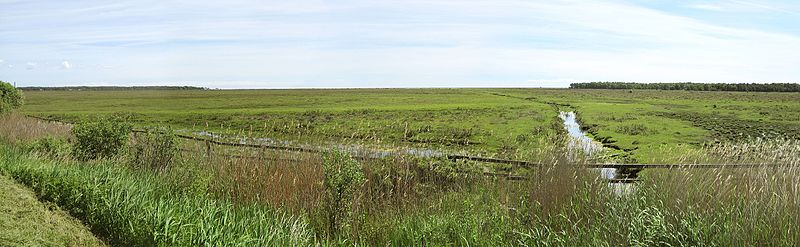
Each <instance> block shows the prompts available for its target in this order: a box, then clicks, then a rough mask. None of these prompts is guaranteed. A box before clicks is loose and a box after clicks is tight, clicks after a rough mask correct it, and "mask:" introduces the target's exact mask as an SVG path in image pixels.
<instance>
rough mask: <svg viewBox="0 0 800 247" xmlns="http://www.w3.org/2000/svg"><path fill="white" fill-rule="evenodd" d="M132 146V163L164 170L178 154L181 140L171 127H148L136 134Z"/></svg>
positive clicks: (134, 165) (138, 166) (137, 165)
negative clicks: (144, 131) (179, 140)
mask: <svg viewBox="0 0 800 247" xmlns="http://www.w3.org/2000/svg"><path fill="white" fill-rule="evenodd" d="M135 137H136V138H135V139H134V141H133V142H132V143H131V147H130V156H129V158H130V164H131V165H132V166H133V167H136V168H149V169H153V170H158V171H163V170H166V169H168V168H169V167H170V164H171V163H172V162H173V160H174V159H175V156H176V155H177V154H178V151H179V150H178V148H179V142H178V139H177V137H176V136H175V132H174V131H172V130H171V129H155V128H153V129H148V130H147V132H146V133H137V134H135Z"/></svg>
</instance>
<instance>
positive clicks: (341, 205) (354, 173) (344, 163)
mask: <svg viewBox="0 0 800 247" xmlns="http://www.w3.org/2000/svg"><path fill="white" fill-rule="evenodd" d="M322 159H323V173H324V174H325V180H324V182H323V184H324V185H325V189H326V190H327V192H328V193H327V197H326V200H327V205H326V211H327V212H326V213H327V216H328V219H327V220H328V230H329V231H330V232H331V233H333V234H338V233H339V232H341V231H343V230H347V229H348V228H349V226H350V222H349V219H350V216H351V214H352V211H351V207H352V206H353V201H355V193H356V191H358V189H359V188H360V187H361V186H362V185H363V184H364V182H365V179H364V172H363V171H362V168H361V164H359V163H358V161H356V160H354V159H353V158H352V157H350V155H349V154H348V153H345V152H343V151H337V150H334V151H329V152H326V153H324V154H323V156H322Z"/></svg>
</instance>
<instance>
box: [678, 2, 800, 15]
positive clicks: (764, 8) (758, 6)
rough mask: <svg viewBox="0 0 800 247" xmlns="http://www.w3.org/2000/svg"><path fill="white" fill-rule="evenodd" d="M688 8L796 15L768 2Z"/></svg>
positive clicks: (706, 3)
mask: <svg viewBox="0 0 800 247" xmlns="http://www.w3.org/2000/svg"><path fill="white" fill-rule="evenodd" d="M688 7H689V8H695V9H701V10H709V11H717V12H775V13H784V14H797V12H794V11H791V10H787V9H786V8H783V7H781V6H779V5H776V4H773V3H770V2H769V1H744V0H717V1H711V2H702V3H694V4H690V5H688Z"/></svg>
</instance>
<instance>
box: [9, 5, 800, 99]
mask: <svg viewBox="0 0 800 247" xmlns="http://www.w3.org/2000/svg"><path fill="white" fill-rule="evenodd" d="M675 5H678V3H676V4H675ZM761 5H763V6H761ZM781 6H782V5H779V4H773V3H772V2H770V3H769V4H766V3H763V2H760V3H755V2H750V1H711V2H703V3H699V4H696V5H694V6H693V7H694V8H704V9H706V10H714V11H734V10H735V9H736V8H740V9H743V10H750V11H753V10H757V11H772V12H778V13H783V12H791V11H792V10H790V9H787V8H783V7H781ZM736 11H739V10H736ZM787 23H797V22H790V20H787ZM790 25H791V24H790ZM787 30H797V28H795V29H791V28H789V29H787ZM0 36H2V37H6V38H4V39H3V40H0V54H2V55H3V56H4V58H6V59H9V60H13V61H35V62H39V63H41V64H45V66H41V68H39V69H37V70H36V72H33V71H27V70H21V69H19V70H11V71H10V72H8V73H5V75H4V76H8V77H11V78H10V79H13V80H16V81H19V82H29V83H33V84H36V83H44V82H48V83H49V82H52V83H67V82H69V83H74V82H95V81H104V82H116V83H143V82H154V81H159V82H164V81H182V82H186V81H189V82H192V83H195V84H201V85H204V86H212V87H226V86H231V87H234V86H242V85H245V84H246V85H248V86H249V87H270V86H281V85H283V86H285V85H299V86H345V87H346V86H540V85H544V84H543V82H544V81H556V82H558V83H560V85H565V84H566V82H567V81H566V80H565V79H564V78H570V80H578V81H580V80H631V81H633V80H635V81H748V82H749V81H764V82H767V81H791V80H796V78H800V71H798V70H796V69H795V68H794V65H796V64H800V51H798V50H797V49H796V47H800V38H798V34H797V33H793V32H791V31H787V32H776V31H774V30H773V29H772V28H769V27H764V28H753V27H748V28H742V27H737V26H731V25H730V24H729V23H726V22H724V21H720V22H714V21H709V20H705V19H704V20H702V21H701V20H700V19H698V18H694V17H693V16H687V15H685V14H684V13H674V12H670V11H665V10H655V9H651V8H648V7H644V6H643V5H639V4H635V3H632V2H625V1H617V0H608V1H606V0H584V1H569V0H554V1H550V0H548V1H528V0H502V1H488V0H477V1H476V0H443V1H423V0H408V1H402V2H399V1H381V0H369V1H368V0H346V1H340V2H337V3H336V4H333V3H330V2H327V1H316V0H297V1H268V2H263V1H227V2H225V3H220V2H216V1H192V2H185V3H180V4H179V3H175V2H168V1H147V2H141V1H117V2H114V3H107V2H104V1H81V2H64V1H30V2H28V1H23V2H14V3H0ZM63 58H70V59H71V60H78V59H79V60H80V61H81V64H82V65H84V66H81V67H80V69H74V70H72V71H70V72H69V73H66V72H65V71H64V69H66V68H73V64H71V63H70V62H69V61H64V60H63ZM47 64H50V65H60V66H53V67H55V68H59V67H60V68H61V69H52V68H50V67H47ZM26 67H28V66H26ZM34 67H35V65H34ZM46 67H47V68H46ZM226 81H227V82H229V83H227V85H226ZM258 81H260V82H262V83H260V84H259V83H255V82H258ZM242 82H248V83H242ZM548 85H549V84H548Z"/></svg>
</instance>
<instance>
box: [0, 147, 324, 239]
mask: <svg viewBox="0 0 800 247" xmlns="http://www.w3.org/2000/svg"><path fill="white" fill-rule="evenodd" d="M0 154H2V155H0V156H1V157H2V158H0V159H1V160H0V170H2V173H3V174H5V175H6V176H9V177H13V178H14V179H16V180H18V181H20V182H22V183H23V184H25V185H27V186H28V187H30V188H31V189H32V190H33V191H35V192H36V194H37V195H38V197H39V198H40V199H42V200H44V201H48V202H53V203H55V204H58V205H59V206H61V207H62V208H64V209H65V210H66V211H68V212H69V213H70V214H71V215H73V216H75V217H76V218H79V219H81V220H82V221H83V222H85V223H86V224H87V225H88V226H89V228H90V229H91V230H92V232H95V233H97V234H98V235H99V236H101V237H103V238H104V239H105V240H106V241H107V242H108V243H109V244H111V245H123V246H153V245H159V246H201V245H214V246H227V245H241V244H247V245H262V246H287V245H308V244H309V243H311V242H313V241H314V237H313V234H312V233H311V232H310V231H309V230H308V228H307V224H306V223H305V222H304V221H303V220H302V219H301V218H298V217H294V216H290V215H287V214H285V213H281V212H279V211H274V210H270V209H268V208H264V207H259V206H257V205H243V206H240V207H234V205H233V204H231V202H229V201H226V200H217V199H213V198H211V197H209V196H208V195H206V194H203V193H185V192H182V191H180V190H175V189H173V187H172V186H173V184H170V183H169V182H168V181H164V180H162V179H160V178H159V177H157V176H154V175H152V174H147V173H140V174H135V173H132V172H130V171H127V170H125V169H123V168H120V167H119V166H117V165H115V164H113V163H112V162H104V163H99V164H80V163H71V162H58V163H56V162H52V161H45V160H40V159H35V158H31V157H28V156H26V155H21V154H19V153H18V151H15V150H13V149H12V148H9V147H6V146H4V147H2V148H0Z"/></svg>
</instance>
